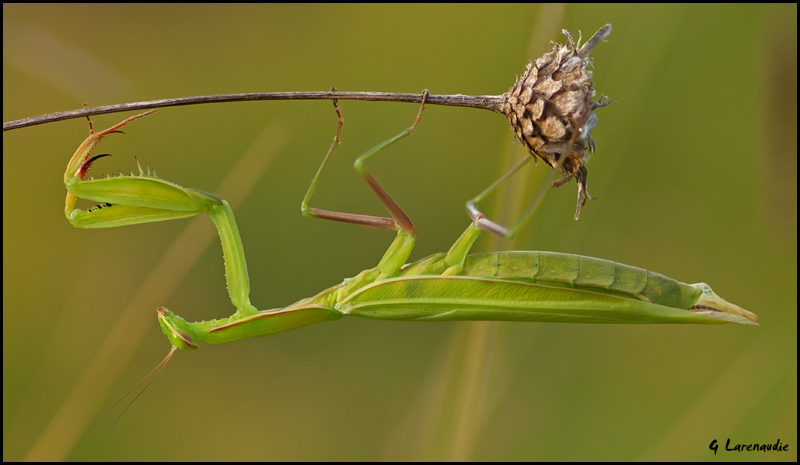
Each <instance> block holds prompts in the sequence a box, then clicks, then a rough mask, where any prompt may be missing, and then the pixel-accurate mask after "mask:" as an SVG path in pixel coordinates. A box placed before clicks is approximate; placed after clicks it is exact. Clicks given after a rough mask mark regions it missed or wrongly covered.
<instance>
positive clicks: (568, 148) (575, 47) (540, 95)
mask: <svg viewBox="0 0 800 465" xmlns="http://www.w3.org/2000/svg"><path fill="white" fill-rule="evenodd" d="M561 32H562V33H563V34H564V35H565V36H567V40H568V41H569V46H566V45H559V44H556V43H555V42H552V41H550V43H551V44H552V45H553V49H552V50H551V51H549V52H547V53H545V54H544V55H542V56H541V58H538V59H537V60H536V62H535V63H531V62H530V61H529V62H528V66H527V67H526V68H525V74H523V75H522V76H521V77H519V78H518V79H517V82H516V83H515V84H514V86H513V87H512V88H511V89H509V91H508V92H506V93H505V94H503V97H504V98H505V100H504V103H503V107H502V109H501V111H502V112H503V113H504V114H505V115H506V117H507V118H508V120H509V122H511V128H512V129H513V130H514V133H515V134H516V135H517V137H518V138H519V140H520V141H522V145H524V146H525V147H526V148H527V149H528V151H530V153H531V155H536V156H538V157H539V158H541V159H542V160H544V161H545V162H546V163H547V164H548V165H550V167H551V168H553V169H556V168H557V167H559V168H560V171H561V174H562V175H563V176H564V177H563V178H562V179H559V180H558V181H556V182H554V183H553V187H558V186H561V185H563V184H566V183H567V182H568V181H569V180H570V179H572V178H573V177H574V178H575V181H576V182H577V183H578V208H577V210H576V211H575V219H576V220H577V219H578V216H579V215H580V213H581V206H582V205H583V204H584V203H585V202H586V199H587V198H593V197H592V196H591V195H589V191H588V190H587V183H586V176H587V171H586V167H585V166H584V165H583V163H584V160H586V159H588V156H587V155H586V153H585V152H586V149H588V150H589V152H590V153H592V152H594V141H593V140H592V136H591V135H590V134H589V132H590V131H591V130H592V129H593V128H594V127H595V125H596V124H597V118H596V116H595V115H594V111H593V110H594V109H595V108H599V107H604V106H606V105H608V104H609V103H610V101H609V100H607V99H605V98H604V97H600V99H598V100H597V101H593V100H592V97H594V86H593V83H592V82H591V78H592V73H591V71H589V70H587V69H586V67H587V66H588V65H589V64H591V59H590V58H589V54H590V53H591V52H592V50H593V49H594V47H595V46H596V45H597V44H598V43H599V42H600V41H601V40H603V39H605V38H606V37H608V35H609V34H610V33H611V25H610V24H606V25H605V26H603V27H602V28H600V30H599V31H597V32H596V33H595V34H594V35H593V36H592V38H591V39H589V40H588V41H587V42H586V43H585V44H584V45H583V46H582V47H581V43H580V42H581V39H580V36H578V43H577V44H576V43H574V42H573V40H572V35H570V33H569V32H567V31H566V30H562V31H561ZM562 156H564V157H565V158H564V160H563V161H562ZM534 160H535V157H534ZM559 163H560V165H559Z"/></svg>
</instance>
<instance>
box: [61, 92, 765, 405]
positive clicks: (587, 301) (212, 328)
mask: <svg viewBox="0 0 800 465" xmlns="http://www.w3.org/2000/svg"><path fill="white" fill-rule="evenodd" d="M424 105H425V101H424V98H423V102H422V105H421V106H420V110H419V113H418V114H417V118H416V119H415V121H414V123H413V124H412V126H410V127H409V128H407V129H406V130H404V131H403V132H401V133H399V134H398V135H396V136H394V137H392V138H391V139H388V140H387V141H385V142H382V143H380V144H378V145H377V146H375V147H374V148H372V149H370V150H368V151H367V152H365V153H364V154H363V155H361V156H360V157H359V158H358V159H357V160H356V162H355V165H354V166H355V169H356V171H357V172H358V173H359V174H360V175H361V176H362V177H363V178H364V180H365V181H366V182H367V184H368V185H369V187H370V189H371V190H372V191H373V192H374V193H375V195H376V196H377V197H378V199H379V200H380V201H381V203H382V204H383V206H384V207H385V209H386V210H387V211H388V213H389V215H390V218H384V217H375V216H368V215H361V214H351V213H342V212H334V211H328V210H321V209H317V208H312V207H309V206H308V205H309V201H310V200H311V197H312V196H313V194H314V190H315V188H316V186H317V184H318V183H319V180H320V178H321V176H322V173H323V171H324V169H325V167H326V166H327V164H328V162H329V161H330V159H331V157H332V155H333V153H334V151H335V148H336V147H337V145H338V144H339V140H340V135H341V130H342V125H343V120H342V118H341V113H340V109H339V107H338V104H337V102H336V101H335V100H334V106H335V109H336V113H337V117H338V127H337V132H336V136H335V137H334V141H333V143H332V144H331V147H330V149H329V150H328V152H327V154H326V156H325V158H324V159H323V161H322V164H321V165H320V167H319V169H318V170H317V173H316V175H315V176H314V178H313V180H312V182H311V185H310V186H309V189H308V191H307V193H306V196H305V198H304V199H303V202H302V213H303V214H304V215H306V216H310V217H315V218H324V219H329V220H334V221H340V222H345V223H352V224H358V225H363V226H369V227H374V228H380V229H387V230H394V231H396V232H397V235H396V237H395V239H394V241H393V242H392V244H391V245H390V246H389V248H388V249H387V251H386V253H385V254H384V256H383V258H381V260H380V261H379V262H378V264H377V266H375V267H374V268H370V269H367V270H364V271H362V272H361V273H359V274H358V275H356V276H355V277H352V278H347V279H345V280H344V281H343V282H342V283H340V284H337V285H335V286H332V287H330V288H328V289H325V290H323V291H321V292H320V293H318V294H317V295H315V296H313V297H309V298H306V299H302V300H300V301H298V302H295V303H293V304H291V305H288V306H286V307H283V308H275V309H269V310H258V309H257V308H256V307H255V306H253V305H252V304H251V303H250V282H249V277H248V272H247V265H246V261H245V255H244V250H243V246H242V240H241V237H240V235H239V231H238V227H237V225H236V220H235V219H234V215H233V212H232V210H231V208H230V206H229V205H228V203H227V202H226V201H225V200H223V199H221V198H220V197H218V196H216V195H214V194H211V193H208V192H204V191H202V190H199V189H192V188H185V187H181V186H179V185H177V184H174V183H172V182H170V181H167V180H164V179H161V178H160V177H158V176H157V175H156V173H155V172H153V171H151V170H150V168H149V167H148V168H147V169H146V170H143V169H142V167H141V164H139V162H138V160H137V165H138V167H139V174H138V175H136V174H131V175H120V176H106V177H104V178H101V179H87V173H88V171H89V169H90V167H91V166H92V165H93V163H95V162H96V161H97V160H98V159H100V158H102V157H105V156H108V155H107V154H101V155H94V156H92V155H91V151H92V149H93V148H94V147H95V146H96V145H97V144H98V143H99V142H100V141H101V140H102V139H103V138H104V137H105V136H107V135H109V134H114V133H120V132H121V130H120V129H121V128H122V127H123V126H125V125H127V124H128V123H130V122H131V121H133V120H136V119H139V118H142V117H144V116H147V115H150V114H152V113H154V112H155V111H150V112H146V113H142V114H138V115H135V116H132V117H130V118H128V119H126V120H124V121H122V122H120V123H118V124H116V125H114V126H112V127H110V128H108V129H106V130H103V131H99V132H94V130H93V129H92V125H91V120H90V121H89V127H90V134H89V137H87V138H86V140H84V141H83V143H82V144H81V145H80V146H79V147H78V149H77V151H76V152H75V154H74V155H73V156H72V158H71V159H70V161H69V164H68V165H67V170H66V172H65V174H64V184H65V185H66V188H67V196H66V201H65V214H66V217H67V219H68V220H69V221H70V223H72V225H73V226H75V227H78V228H110V227H117V226H126V225H132V224H140V223H149V222H155V221H164V220H171V219H177V218H185V217H190V216H195V215H199V214H201V213H203V212H206V213H208V215H209V217H210V218H211V221H212V222H213V223H214V225H215V226H216V228H217V231H218V233H219V237H220V241H221V243H222V252H223V256H224V261H225V278H226V281H227V288H228V293H229V295H230V299H231V303H232V304H233V306H234V307H235V308H236V311H235V312H234V313H233V314H232V315H231V316H229V317H227V318H221V319H215V320H208V321H197V322H193V323H191V322H188V321H186V320H184V319H183V318H181V317H180V316H178V315H176V314H174V313H173V312H172V311H170V310H168V309H167V308H164V307H159V308H158V309H157V312H158V321H159V323H160V325H161V329H162V331H163V332H164V334H165V335H166V336H167V338H168V339H169V341H170V343H171V344H172V349H171V351H170V352H169V354H168V355H167V357H166V358H165V359H164V360H163V361H162V362H161V363H160V364H159V365H158V366H157V367H156V369H154V370H153V372H151V374H152V373H156V374H157V373H158V372H160V370H161V369H162V368H163V367H164V365H165V364H166V363H167V362H168V361H169V359H170V357H171V356H172V354H173V353H174V352H175V351H176V350H177V349H183V350H192V349H197V348H198V347H199V346H200V342H201V341H202V342H206V343H209V344H221V343H226V342H233V341H237V340H240V339H244V338H249V337H256V336H266V335H269V334H274V333H278V332H282V331H288V330H292V329H297V328H301V327H304V326H308V325H312V324H316V323H322V322H325V321H332V320H337V319H339V318H342V317H344V316H360V317H366V318H373V319H379V320H403V321H463V320H471V321H476V320H494V321H530V322H561V323H650V324H655V323H694V324H719V323H739V324H747V325H757V323H756V318H757V316H756V315H755V314H753V313H751V312H749V311H747V310H744V309H742V308H740V307H738V306H736V305H734V304H732V303H729V302H727V301H725V300H724V299H722V298H721V297H719V296H718V295H717V294H716V293H714V291H712V290H711V288H710V287H709V286H708V285H707V284H705V283H697V284H684V283H681V282H678V281H676V280H673V279H670V278H668V277H665V276H663V275H660V274H658V273H654V272H650V271H646V270H643V269H641V268H636V267H632V266H628V265H623V264H619V263H614V262H611V261H607V260H602V259H598V258H592V257H585V256H579V255H573V254H565V253H557V252H536V251H516V252H493V253H482V254H469V251H470V249H471V247H472V245H473V243H474V242H475V240H476V239H477V238H478V237H479V236H480V235H481V233H482V231H483V230H490V231H495V232H497V231H498V230H502V228H501V227H499V225H496V224H495V223H493V222H491V221H490V220H488V219H487V218H486V217H485V216H484V215H483V214H482V213H480V212H479V211H478V210H477V209H476V208H475V207H474V202H473V201H471V202H470V203H469V204H468V205H469V207H468V209H469V211H470V212H471V217H472V219H473V221H472V223H471V224H470V225H469V226H468V227H467V229H466V230H465V231H464V233H463V234H462V235H461V236H460V237H459V238H458V239H457V240H456V241H455V243H454V244H453V245H452V247H450V249H449V250H448V251H447V252H446V253H438V254H434V255H431V256H429V257H426V258H423V259H421V260H418V261H416V262H413V263H407V260H408V257H409V255H410V253H411V251H412V249H413V247H414V243H415V241H416V232H415V229H414V226H413V225H412V223H411V221H410V219H409V218H408V216H407V215H406V214H405V212H404V211H403V210H402V209H401V208H400V206H399V205H398V204H397V203H396V202H395V201H394V200H393V199H392V198H391V196H390V195H389V194H388V193H387V192H386V191H385V190H384V189H383V187H382V186H381V185H380V184H379V183H378V181H377V180H376V179H375V178H374V177H373V176H372V174H371V173H370V172H369V170H367V168H366V165H365V162H366V161H367V160H368V159H369V158H370V157H372V156H373V155H375V154H376V153H378V152H380V151H381V150H382V149H384V148H386V147H387V146H389V145H392V144H394V143H395V142H397V141H399V140H401V139H403V138H405V137H407V136H408V135H410V134H412V132H413V131H414V129H415V127H416V126H417V124H418V123H419V121H420V120H421V114H422V110H423V109H424ZM512 171H513V170H512ZM502 179H504V178H501V181H502ZM496 184H497V183H495V184H494V185H493V186H492V187H490V188H489V189H487V191H484V193H482V194H481V195H480V196H479V197H476V199H479V198H480V197H482V196H483V195H484V194H486V193H487V192H488V191H489V190H491V189H492V188H493V187H494V186H495V185H496ZM79 198H80V199H86V200H90V201H93V202H98V204H97V205H95V206H93V207H90V208H88V209H86V210H82V209H79V208H76V202H77V200H78V199H79ZM149 376H150V375H148V377H149ZM148 377H146V378H145V379H147V378H148ZM143 381H144V380H142V382H143ZM151 382H152V380H151ZM137 386H138V384H137ZM134 388H136V386H134ZM129 392H130V391H129ZM126 394H127V393H126ZM123 397H124V396H123ZM137 397H138V396H137Z"/></svg>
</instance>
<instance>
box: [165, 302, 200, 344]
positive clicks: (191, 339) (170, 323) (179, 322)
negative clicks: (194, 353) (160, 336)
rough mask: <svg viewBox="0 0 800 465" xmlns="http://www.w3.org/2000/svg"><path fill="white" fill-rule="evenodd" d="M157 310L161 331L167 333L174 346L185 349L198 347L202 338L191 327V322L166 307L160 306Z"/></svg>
mask: <svg viewBox="0 0 800 465" xmlns="http://www.w3.org/2000/svg"><path fill="white" fill-rule="evenodd" d="M157 310H158V323H159V324H160V325H161V331H163V332H164V334H166V336H167V339H169V342H170V343H171V344H172V347H175V348H177V349H183V350H193V349H197V347H198V343H199V342H200V340H199V339H198V337H197V335H196V334H195V331H193V330H192V329H191V328H190V326H189V325H190V323H187V322H186V320H184V319H183V318H181V317H179V316H178V315H176V314H174V313H172V312H171V311H170V310H169V309H168V308H166V307H158V309H157Z"/></svg>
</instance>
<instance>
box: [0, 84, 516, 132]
mask: <svg viewBox="0 0 800 465" xmlns="http://www.w3.org/2000/svg"><path fill="white" fill-rule="evenodd" d="M332 99H339V100H365V101H369V102H407V103H422V93H419V94H401V93H393V92H258V93H250V94H220V95H200V96H196V97H182V98H171V99H162V100H150V101H146V102H133V103H121V104H117V105H106V106H102V107H94V108H82V109H80V110H71V111H61V112H57V113H49V114H46V115H39V116H31V117H30V118H24V119H20V120H16V121H9V122H7V123H3V131H8V130H11V129H19V128H24V127H27V126H35V125H37V124H44V123H52V122H55V121H62V120H66V119H72V118H82V117H85V116H92V115H102V114H106V113H118V112H122V111H132V110H138V111H141V110H146V109H149V108H162V107H174V106H180V105H199V104H204V103H219V102H244V101H256V100H332ZM503 101H504V97H503V96H502V95H479V96H472V95H461V94H456V95H429V96H428V97H427V99H426V100H425V104H426V105H447V106H452V107H467V108H483V109H485V110H492V111H495V112H498V111H500V109H501V107H502V105H503Z"/></svg>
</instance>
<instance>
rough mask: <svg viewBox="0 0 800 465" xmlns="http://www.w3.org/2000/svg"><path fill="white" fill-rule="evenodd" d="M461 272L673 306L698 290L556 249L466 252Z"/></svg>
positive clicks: (691, 300)
mask: <svg viewBox="0 0 800 465" xmlns="http://www.w3.org/2000/svg"><path fill="white" fill-rule="evenodd" d="M462 274H464V275H466V276H483V277H491V278H499V279H508V280H513V281H521V282H527V283H532V284H542V285H552V286H565V287H569V288H571V289H583V290H587V291H596V292H601V293H607V294H609V295H618V296H620V297H625V298H631V297H636V298H639V299H641V300H646V301H648V302H653V303H656V304H660V305H666V306H667V307H676V308H689V307H691V306H692V305H694V304H695V302H697V299H698V298H699V297H700V292H701V291H700V290H699V289H696V288H695V287H692V286H690V285H688V284H684V283H682V282H680V281H676V280H674V279H671V278H668V277H666V276H664V275H661V274H659V273H654V272H652V271H647V270H644V269H642V268H637V267H635V266H629V265H623V264H621V263H616V262H612V261H609V260H603V259H600V258H594V257H585V256H582V255H573V254H566V253H559V252H537V251H531V252H527V251H524V252H499V253H485V254H476V255H469V256H467V259H466V261H465V263H464V270H463V272H462Z"/></svg>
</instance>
